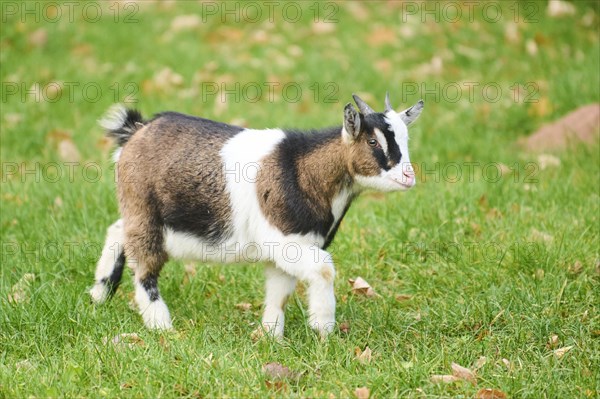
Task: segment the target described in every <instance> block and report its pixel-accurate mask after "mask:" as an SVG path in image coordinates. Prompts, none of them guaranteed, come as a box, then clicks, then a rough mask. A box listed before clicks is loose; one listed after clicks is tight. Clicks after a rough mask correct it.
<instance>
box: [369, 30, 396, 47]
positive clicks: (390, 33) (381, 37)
mask: <svg viewBox="0 0 600 399" xmlns="http://www.w3.org/2000/svg"><path fill="white" fill-rule="evenodd" d="M396 41H397V36H396V31H395V30H394V29H392V28H389V27H385V26H378V27H376V28H375V29H373V30H372V31H371V32H370V33H369V35H368V36H367V43H369V44H370V45H371V46H375V47H378V46H381V45H383V44H391V43H394V42H396Z"/></svg>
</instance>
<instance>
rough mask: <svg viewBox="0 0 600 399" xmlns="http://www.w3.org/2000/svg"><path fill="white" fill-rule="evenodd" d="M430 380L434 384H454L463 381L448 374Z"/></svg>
mask: <svg viewBox="0 0 600 399" xmlns="http://www.w3.org/2000/svg"><path fill="white" fill-rule="evenodd" d="M429 379H430V380H431V382H433V383H434V384H452V383H453V382H457V381H462V380H461V379H460V378H458V377H457V376H455V375H447V374H444V375H441V374H434V375H432V376H431V377H430V378H429Z"/></svg>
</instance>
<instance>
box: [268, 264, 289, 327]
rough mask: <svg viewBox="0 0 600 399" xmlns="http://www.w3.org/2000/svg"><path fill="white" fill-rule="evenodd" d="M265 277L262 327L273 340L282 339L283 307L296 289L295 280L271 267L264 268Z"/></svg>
mask: <svg viewBox="0 0 600 399" xmlns="http://www.w3.org/2000/svg"><path fill="white" fill-rule="evenodd" d="M265 275H266V283H265V288H266V295H265V312H264V314H263V319H262V327H263V329H264V331H265V332H267V333H269V334H272V335H273V336H274V337H275V338H283V327H284V322H285V314H284V312H285V305H286V303H287V300H288V298H289V297H290V295H292V293H293V292H294V289H295V288H296V278H295V277H293V276H290V275H289V274H287V273H286V272H284V271H283V270H281V269H278V268H275V267H273V266H268V267H267V268H266V270H265Z"/></svg>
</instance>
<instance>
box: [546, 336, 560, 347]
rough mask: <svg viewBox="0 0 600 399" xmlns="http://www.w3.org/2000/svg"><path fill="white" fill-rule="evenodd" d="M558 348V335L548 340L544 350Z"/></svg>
mask: <svg viewBox="0 0 600 399" xmlns="http://www.w3.org/2000/svg"><path fill="white" fill-rule="evenodd" d="M557 346H558V335H556V334H554V335H552V336H551V337H550V338H548V343H547V344H546V348H548V349H552V348H556V347H557Z"/></svg>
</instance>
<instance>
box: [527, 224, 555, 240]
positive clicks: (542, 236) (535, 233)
mask: <svg viewBox="0 0 600 399" xmlns="http://www.w3.org/2000/svg"><path fill="white" fill-rule="evenodd" d="M530 235H531V238H532V239H533V240H534V241H543V242H546V243H551V242H552V240H554V237H552V236H551V235H550V234H548V233H546V232H543V231H540V230H538V229H535V228H532V229H531V233H530Z"/></svg>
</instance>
